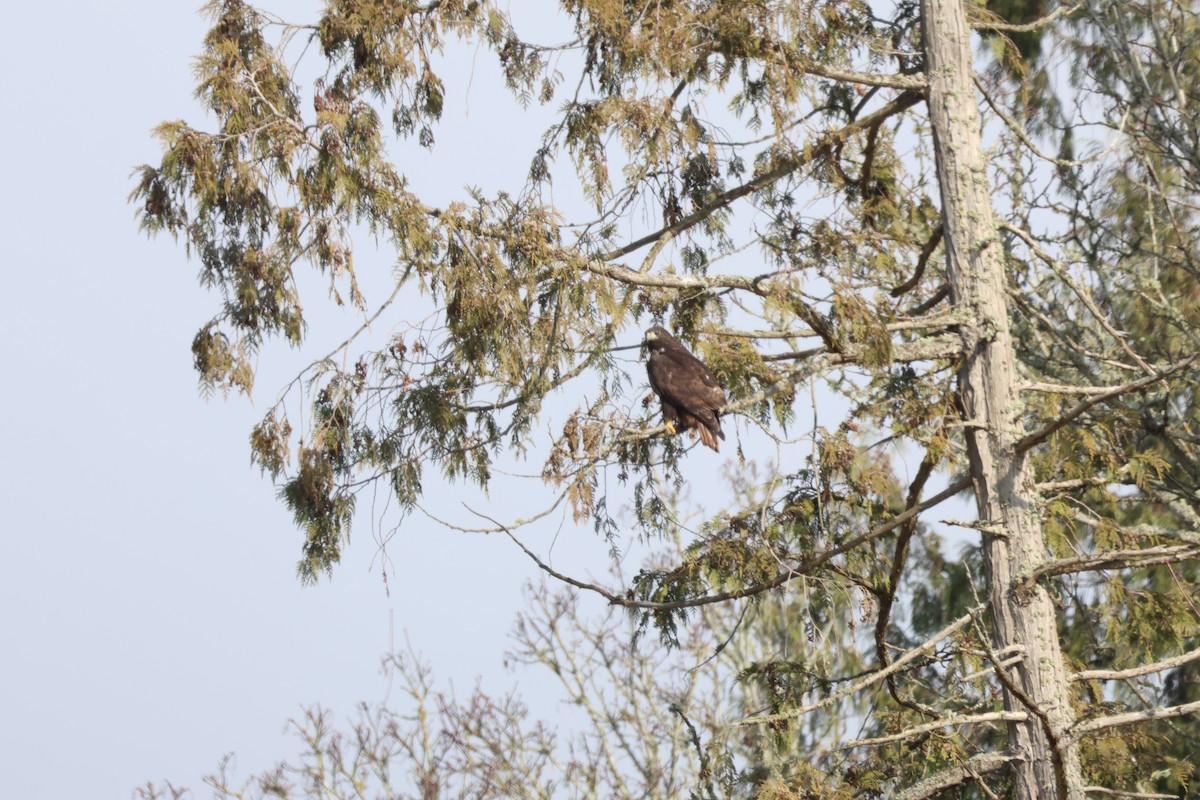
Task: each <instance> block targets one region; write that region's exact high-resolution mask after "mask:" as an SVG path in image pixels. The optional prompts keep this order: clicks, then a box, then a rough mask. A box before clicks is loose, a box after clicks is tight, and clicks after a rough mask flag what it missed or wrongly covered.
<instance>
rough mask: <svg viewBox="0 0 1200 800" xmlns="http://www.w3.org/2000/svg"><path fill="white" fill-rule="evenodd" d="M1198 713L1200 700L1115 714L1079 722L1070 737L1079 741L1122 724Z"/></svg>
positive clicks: (1199, 711)
mask: <svg viewBox="0 0 1200 800" xmlns="http://www.w3.org/2000/svg"><path fill="white" fill-rule="evenodd" d="M1196 713H1200V700H1196V701H1194V702H1191V703H1184V704H1183V705H1178V706H1167V707H1166V708H1148V709H1146V710H1145V711H1130V712H1129V713H1127V714H1113V715H1112V716H1108V717H1098V718H1096V719H1089V720H1087V721H1086V722H1081V723H1079V724H1078V725H1076V726H1075V727H1074V728H1072V729H1071V732H1070V734H1069V738H1070V740H1071V741H1072V742H1077V741H1079V740H1080V739H1082V738H1083V735H1084V734H1086V733H1092V732H1093V731H1102V730H1105V729H1106V728H1116V727H1118V726H1121V725H1135V724H1137V723H1139V722H1149V721H1151V720H1155V719H1172V718H1174V717H1183V716H1187V715H1188V714H1196Z"/></svg>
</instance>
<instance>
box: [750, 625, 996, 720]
mask: <svg viewBox="0 0 1200 800" xmlns="http://www.w3.org/2000/svg"><path fill="white" fill-rule="evenodd" d="M985 608H987V603H980V604H979V605H977V606H975V607H974V608H972V609H971V610H970V611H968V612H967V613H966V614H963V615H962V616H961V617H959V618H958V619H956V620H954V622H951V623H950V624H949V625H947V626H946V627H944V628H942V629H941V630H940V631H938V632H937V633H935V634H934V635H933V636H931V637H929V638H928V639H926V640H925V641H924V642H922V643H921V644H919V645H917V646H916V647H913V648H910V649H909V650H908V651H907V652H905V653H904V655H902V656H900V658H897V659H896V660H895V661H893V662H892V663H891V664H890V665H889V666H887V667H884V668H883V669H878V670H875V671H874V672H869V673H867V674H866V675H865V676H864V677H862V678H860V679H859V680H857V681H855V682H853V683H851V684H850V685H848V686H847V687H846V688H844V689H842V690H841V691H839V692H837V693H836V694H832V695H830V696H829V697H826V698H825V699H824V700H818V701H817V702H815V703H809V704H807V705H804V706H800V707H799V708H795V709H791V710H789V711H783V712H780V713H778V714H764V715H762V716H758V717H749V718H747V719H744V720H741V721H740V722H738V723H737V724H738V725H766V724H770V723H772V722H783V721H785V720H789V719H797V718H799V717H802V716H804V715H805V714H808V713H810V712H812V711H816V710H818V709H822V708H827V707H829V706H831V705H833V704H834V703H837V702H839V701H841V700H844V699H846V698H847V697H849V696H851V695H853V694H855V693H857V692H859V691H861V690H863V689H865V688H866V687H868V686H871V685H872V684H876V683H879V682H880V681H882V680H884V679H885V678H887V677H888V676H889V675H892V674H894V673H896V672H899V671H900V670H901V669H903V668H904V667H905V666H907V665H908V664H909V663H910V662H912V661H915V660H916V659H917V658H919V657H920V656H922V655H924V654H925V653H928V652H929V651H930V650H932V649H933V648H934V647H935V646H936V645H937V644H939V643H940V642H941V641H942V640H943V639H946V638H949V637H950V636H953V635H954V634H955V633H958V631H960V630H962V629H963V628H964V627H966V626H967V625H968V624H969V623H970V622H971V621H972V620H973V619H975V617H976V616H977V615H978V614H980V613H982V612H983V610H984V609H985Z"/></svg>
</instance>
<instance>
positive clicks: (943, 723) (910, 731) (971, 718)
mask: <svg viewBox="0 0 1200 800" xmlns="http://www.w3.org/2000/svg"><path fill="white" fill-rule="evenodd" d="M1028 719H1029V715H1028V714H1026V713H1025V712H1024V711H989V712H987V713H986V714H974V715H971V714H966V715H963V716H960V717H947V718H945V719H938V720H934V721H933V722H926V723H923V724H921V725H914V726H912V727H911V728H905V729H904V730H902V731H900V732H899V733H893V734H892V735H890V736H878V737H875V738H873V739H855V740H854V741H851V742H846V743H845V744H844V745H841V746H840V747H838V749H839V750H849V749H850V748H851V747H878V746H879V745H883V744H891V743H892V742H901V741H904V740H905V739H911V738H912V737H914V736H920V735H921V734H923V733H929V732H930V731H936V730H939V729H941V728H949V727H951V726H953V725H978V724H981V723H984V722H1025V721H1027V720H1028Z"/></svg>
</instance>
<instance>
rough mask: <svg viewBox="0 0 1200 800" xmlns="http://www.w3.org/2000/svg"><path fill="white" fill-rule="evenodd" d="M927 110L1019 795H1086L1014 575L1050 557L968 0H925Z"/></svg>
mask: <svg viewBox="0 0 1200 800" xmlns="http://www.w3.org/2000/svg"><path fill="white" fill-rule="evenodd" d="M922 13H923V20H924V31H925V52H926V68H927V72H928V76H929V116H930V120H931V122H932V125H933V133H934V146H935V148H936V153H937V167H938V181H939V183H940V185H941V194H942V219H943V226H944V231H945V248H946V262H947V271H948V274H949V281H950V288H951V297H952V299H953V302H954V304H955V307H956V308H958V309H959V310H961V311H964V312H966V317H967V319H969V320H971V322H969V323H968V324H966V325H964V326H963V330H962V336H963V343H964V346H965V358H964V362H963V365H962V369H961V370H960V372H959V373H958V382H959V399H960V403H961V405H962V411H963V414H964V417H965V420H966V422H967V427H966V439H967V447H968V452H969V456H970V461H971V471H972V476H973V478H974V482H975V496H976V501H977V504H978V508H979V517H980V520H981V521H982V522H983V523H984V531H985V532H984V534H983V549H984V563H985V566H986V570H987V578H988V594H989V598H990V600H991V612H992V618H993V620H994V628H993V631H992V641H993V645H994V647H995V649H996V650H997V651H1002V650H1008V649H1009V648H1022V649H1023V650H1024V660H1023V661H1022V662H1021V663H1020V664H1019V665H1018V666H1017V667H1016V668H1013V669H1009V670H1006V675H1005V676H1004V677H1005V679H1004V681H1003V682H1004V683H1006V684H1007V686H1006V688H1005V700H1004V702H1005V707H1006V708H1007V709H1009V710H1013V711H1026V712H1027V713H1029V721H1028V722H1023V723H1022V722H1014V723H1010V724H1009V728H1008V736H1009V743H1008V747H1009V752H1010V753H1011V754H1013V755H1015V756H1017V757H1018V760H1016V761H1014V762H1013V766H1012V778H1013V784H1014V787H1015V793H1014V797H1016V798H1028V799H1029V800H1046V798H1053V797H1058V798H1068V799H1069V800H1082V798H1083V791H1082V780H1081V776H1080V768H1079V759H1078V756H1077V754H1076V752H1075V749H1074V748H1072V747H1067V746H1066V744H1065V737H1064V734H1065V732H1066V730H1067V729H1068V728H1069V727H1070V725H1071V724H1072V722H1073V721H1074V712H1073V710H1072V708H1071V704H1070V694H1069V689H1068V675H1067V670H1066V665H1065V664H1064V662H1063V658H1062V651H1061V650H1060V648H1059V641H1058V632H1057V628H1056V624H1055V623H1056V620H1055V611H1054V606H1053V604H1052V602H1051V599H1050V596H1049V595H1048V593H1047V592H1046V591H1045V589H1043V588H1042V587H1041V586H1035V587H1034V588H1033V589H1032V590H1018V589H1017V588H1016V586H1017V584H1019V583H1020V579H1021V578H1022V577H1023V576H1026V575H1029V574H1030V573H1031V572H1032V571H1033V570H1034V569H1035V568H1036V567H1037V566H1039V565H1040V564H1041V563H1042V562H1043V560H1044V559H1045V552H1046V550H1045V541H1044V539H1043V536H1042V530H1041V522H1040V518H1039V515H1038V511H1037V506H1036V502H1035V501H1036V498H1035V496H1034V487H1033V479H1032V475H1031V473H1030V469H1029V467H1028V465H1027V463H1026V459H1025V457H1024V456H1023V455H1021V454H1019V453H1017V451H1016V447H1015V445H1016V443H1017V441H1019V439H1020V438H1021V433H1022V431H1021V424H1020V397H1019V396H1018V387H1017V385H1016V377H1017V375H1016V355H1015V352H1014V350H1013V343H1012V337H1011V335H1010V332H1009V320H1008V303H1007V297H1006V294H1005V276H1004V264H1003V259H1002V254H1001V250H1000V246H999V242H998V240H997V235H996V223H995V219H994V217H993V214H992V206H991V193H990V187H989V184H988V178H987V170H986V164H985V162H984V158H983V152H982V149H981V144H980V135H979V127H980V119H979V111H978V107H977V105H976V101H975V87H974V84H973V81H972V75H973V70H972V56H971V45H970V30H969V29H968V27H967V23H966V19H965V17H964V14H963V7H962V0H923V3H922Z"/></svg>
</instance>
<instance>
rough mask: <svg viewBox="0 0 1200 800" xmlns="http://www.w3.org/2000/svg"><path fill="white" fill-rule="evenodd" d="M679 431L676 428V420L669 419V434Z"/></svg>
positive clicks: (672, 434)
mask: <svg viewBox="0 0 1200 800" xmlns="http://www.w3.org/2000/svg"><path fill="white" fill-rule="evenodd" d="M677 433H679V431H677V430H675V420H673V419H669V420H667V434H668V435H669V436H674V435H675V434H677Z"/></svg>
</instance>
